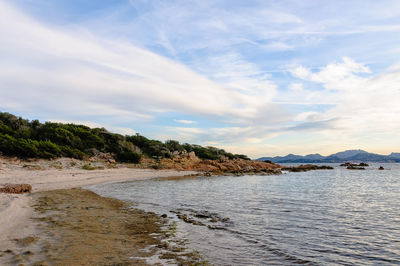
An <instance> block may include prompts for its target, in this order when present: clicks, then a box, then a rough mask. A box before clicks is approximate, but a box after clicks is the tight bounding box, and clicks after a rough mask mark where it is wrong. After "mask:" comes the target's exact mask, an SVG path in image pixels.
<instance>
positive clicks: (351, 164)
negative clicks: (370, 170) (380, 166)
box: [340, 162, 369, 169]
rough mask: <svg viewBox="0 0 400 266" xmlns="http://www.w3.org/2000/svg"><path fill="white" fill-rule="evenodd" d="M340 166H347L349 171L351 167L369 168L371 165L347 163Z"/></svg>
mask: <svg viewBox="0 0 400 266" xmlns="http://www.w3.org/2000/svg"><path fill="white" fill-rule="evenodd" d="M340 166H347V168H348V169H349V167H355V168H357V167H364V166H369V164H367V163H360V164H356V163H350V162H346V163H342V164H341V165H340Z"/></svg>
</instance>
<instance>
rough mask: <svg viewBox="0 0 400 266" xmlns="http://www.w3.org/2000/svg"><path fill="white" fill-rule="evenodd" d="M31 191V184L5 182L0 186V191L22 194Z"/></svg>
mask: <svg viewBox="0 0 400 266" xmlns="http://www.w3.org/2000/svg"><path fill="white" fill-rule="evenodd" d="M31 191H32V186H31V185H29V184H7V185H5V186H4V187H2V188H0V192H2V193H13V194H22V193H30V192H31Z"/></svg>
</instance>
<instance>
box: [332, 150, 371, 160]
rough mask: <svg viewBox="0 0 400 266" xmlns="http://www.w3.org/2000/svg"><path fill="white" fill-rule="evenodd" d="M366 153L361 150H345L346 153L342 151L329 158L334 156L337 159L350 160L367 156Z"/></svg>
mask: <svg viewBox="0 0 400 266" xmlns="http://www.w3.org/2000/svg"><path fill="white" fill-rule="evenodd" d="M367 153H368V152H366V151H363V150H347V151H342V152H338V153H335V154H332V155H330V156H335V157H338V158H340V159H346V158H350V157H353V156H356V155H359V154H367Z"/></svg>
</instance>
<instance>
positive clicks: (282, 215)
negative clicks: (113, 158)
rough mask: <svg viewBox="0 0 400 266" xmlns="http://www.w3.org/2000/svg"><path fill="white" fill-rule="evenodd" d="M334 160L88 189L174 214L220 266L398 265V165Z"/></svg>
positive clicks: (197, 247) (193, 244)
mask: <svg viewBox="0 0 400 266" xmlns="http://www.w3.org/2000/svg"><path fill="white" fill-rule="evenodd" d="M380 165H382V166H383V167H384V168H385V170H378V167H379V166H380ZM332 166H334V167H335V169H334V170H317V171H310V172H303V173H284V174H282V175H272V176H271V175H270V176H257V175H252V176H213V177H198V178H191V179H177V180H147V181H137V182H125V183H111V184H102V185H95V186H91V187H89V188H90V189H91V190H93V191H95V192H96V193H99V194H100V195H103V196H108V197H114V198H118V199H121V200H124V201H128V202H132V203H133V202H134V203H137V204H138V205H137V206H136V207H138V208H142V209H144V210H147V211H152V212H155V213H158V214H164V213H165V214H168V217H169V218H170V219H171V220H175V221H177V230H178V231H179V233H180V236H182V237H184V238H186V239H187V240H188V242H187V245H189V247H190V248H192V249H194V250H197V251H199V252H200V254H201V255H202V256H203V257H204V258H205V259H207V260H208V261H210V262H211V263H212V264H214V265H276V264H279V265H293V264H312V265H327V264H342V265H350V264H357V265H377V264H379V265H382V264H383V265H385V264H386V265H393V264H400V165H399V164H372V165H371V166H370V167H367V169H366V170H347V169H345V168H343V167H340V166H339V165H337V164H336V165H334V164H332ZM177 214H184V215H186V216H187V217H190V218H191V219H194V220H196V221H199V222H201V223H202V224H204V226H202V225H194V224H192V223H186V222H184V221H182V220H180V219H178V218H177Z"/></svg>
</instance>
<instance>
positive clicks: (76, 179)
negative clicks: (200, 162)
mask: <svg viewBox="0 0 400 266" xmlns="http://www.w3.org/2000/svg"><path fill="white" fill-rule="evenodd" d="M195 173H197V172H193V171H174V170H151V169H132V168H118V169H105V170H91V171H88V170H82V169H63V170H55V169H54V170H53V169H50V170H27V169H22V168H8V169H2V170H1V171H0V185H2V184H6V183H27V184H31V185H32V188H33V192H38V191H46V190H54V189H67V188H75V187H82V186H88V185H93V184H99V183H107V182H118V181H135V180H145V179H152V178H160V177H171V176H184V175H190V174H195ZM32 213H33V208H32V199H31V197H30V196H29V195H10V194H3V193H0V251H1V250H3V251H4V250H7V249H13V248H15V243H14V241H13V239H16V238H23V237H24V236H27V235H30V234H33V233H34V226H32V225H31V222H30V218H31V216H32ZM0 263H1V258H0Z"/></svg>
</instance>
